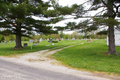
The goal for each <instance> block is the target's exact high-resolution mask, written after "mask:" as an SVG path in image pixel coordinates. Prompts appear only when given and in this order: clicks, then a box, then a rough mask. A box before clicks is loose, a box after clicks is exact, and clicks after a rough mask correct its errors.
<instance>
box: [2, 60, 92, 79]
mask: <svg viewBox="0 0 120 80" xmlns="http://www.w3.org/2000/svg"><path fill="white" fill-rule="evenodd" d="M0 80H91V79H87V78H80V77H76V76H73V75H68V74H63V73H59V72H53V71H49V70H45V69H37V68H33V67H30V66H25V65H21V64H16V63H12V62H9V61H5V60H2V59H0Z"/></svg>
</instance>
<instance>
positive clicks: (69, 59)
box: [52, 40, 120, 76]
mask: <svg viewBox="0 0 120 80" xmlns="http://www.w3.org/2000/svg"><path fill="white" fill-rule="evenodd" d="M116 50H117V52H118V53H120V47H116ZM107 51H108V46H107V45H106V41H105V40H95V41H94V42H91V43H84V44H80V45H77V46H73V47H70V48H67V49H64V50H61V51H59V52H56V53H55V54H53V55H52V56H53V57H54V58H55V59H57V60H59V61H61V62H62V63H63V64H64V65H66V66H70V67H73V68H77V69H80V70H87V71H90V72H100V73H105V74H109V75H117V76H120V55H119V56H116V55H106V54H105V53H107Z"/></svg>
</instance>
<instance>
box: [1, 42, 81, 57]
mask: <svg viewBox="0 0 120 80" xmlns="http://www.w3.org/2000/svg"><path fill="white" fill-rule="evenodd" d="M81 42H83V41H80V40H75V41H73V40H69V41H59V42H58V43H54V45H52V43H48V42H47V41H42V42H40V43H39V45H35V46H32V49H31V43H28V47H25V48H24V49H19V50H14V49H13V48H14V46H15V42H11V43H7V44H5V43H0V56H13V55H17V54H23V53H29V52H35V51H40V50H45V49H59V48H62V47H65V46H70V45H75V44H79V43H81ZM24 43H26V42H23V44H24ZM46 45H49V46H46Z"/></svg>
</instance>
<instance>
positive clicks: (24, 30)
mask: <svg viewBox="0 0 120 80" xmlns="http://www.w3.org/2000/svg"><path fill="white" fill-rule="evenodd" d="M32 1H33V2H31V1H29V0H3V1H1V3H0V17H1V18H2V19H3V21H1V22H0V27H1V28H5V30H4V31H1V32H0V33H1V34H4V35H7V34H15V35H16V45H15V47H14V48H15V49H19V48H23V47H22V45H21V37H22V36H25V37H29V35H32V34H33V33H34V32H38V33H41V32H42V33H55V32H56V31H53V30H52V27H51V26H47V25H48V24H50V21H44V20H35V19H33V18H32V15H39V16H40V17H44V18H48V16H47V14H46V13H47V10H48V8H49V7H50V5H49V3H48V2H43V1H42V0H32ZM50 16H51V15H49V17H50Z"/></svg>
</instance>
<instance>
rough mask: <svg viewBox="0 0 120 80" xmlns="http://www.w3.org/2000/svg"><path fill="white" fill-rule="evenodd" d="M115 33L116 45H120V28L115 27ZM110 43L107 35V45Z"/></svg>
mask: <svg viewBox="0 0 120 80" xmlns="http://www.w3.org/2000/svg"><path fill="white" fill-rule="evenodd" d="M114 34H115V46H120V30H117V29H115V30H114ZM108 45H109V42H108V37H107V46H108Z"/></svg>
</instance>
